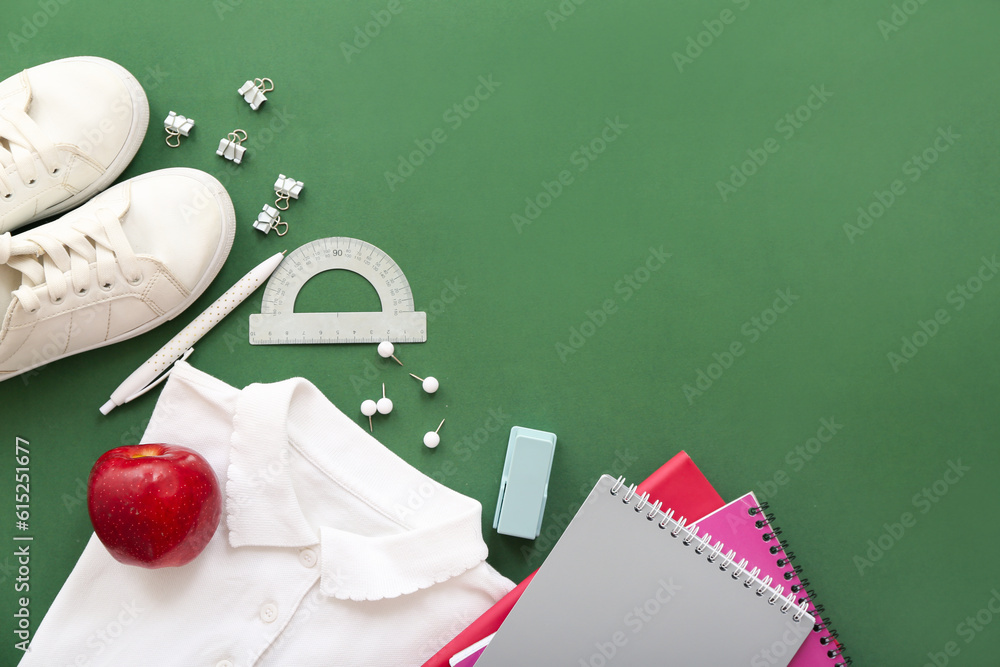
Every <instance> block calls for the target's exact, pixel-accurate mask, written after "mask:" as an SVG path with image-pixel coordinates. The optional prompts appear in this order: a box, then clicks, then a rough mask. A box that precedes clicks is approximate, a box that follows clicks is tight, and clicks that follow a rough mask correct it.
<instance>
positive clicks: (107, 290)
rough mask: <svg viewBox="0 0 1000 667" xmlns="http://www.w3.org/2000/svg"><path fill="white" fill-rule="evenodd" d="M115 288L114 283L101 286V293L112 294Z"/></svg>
mask: <svg viewBox="0 0 1000 667" xmlns="http://www.w3.org/2000/svg"><path fill="white" fill-rule="evenodd" d="M114 286H115V285H114V283H106V284H104V285H101V291H102V292H110V291H111V288H112V287H114Z"/></svg>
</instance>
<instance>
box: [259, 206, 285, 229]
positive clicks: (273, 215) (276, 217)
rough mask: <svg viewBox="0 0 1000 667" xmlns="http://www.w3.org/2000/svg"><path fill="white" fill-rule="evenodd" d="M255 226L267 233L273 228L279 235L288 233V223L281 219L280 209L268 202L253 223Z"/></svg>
mask: <svg viewBox="0 0 1000 667" xmlns="http://www.w3.org/2000/svg"><path fill="white" fill-rule="evenodd" d="M282 226H283V227H282ZM279 227H281V229H279ZM253 228H254V229H256V230H257V231H261V232H264V233H265V234H267V233H268V232H269V231H271V230H272V229H273V230H274V231H275V233H276V234H277V235H278V236H284V235H285V234H287V233H288V223H287V222H285V221H284V220H282V219H281V214H279V213H278V209H276V208H274V207H273V206H269V205H268V204H264V209H263V210H262V211H261V212H260V213H258V214H257V220H256V221H255V222H254V223H253Z"/></svg>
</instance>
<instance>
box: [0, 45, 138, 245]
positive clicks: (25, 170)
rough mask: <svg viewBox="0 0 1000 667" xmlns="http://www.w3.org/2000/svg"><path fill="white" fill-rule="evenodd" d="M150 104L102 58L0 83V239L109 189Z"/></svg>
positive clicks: (59, 63)
mask: <svg viewBox="0 0 1000 667" xmlns="http://www.w3.org/2000/svg"><path fill="white" fill-rule="evenodd" d="M148 125H149V102H148V101H147V100H146V93H144V92H143V90H142V86H140V85H139V82H138V81H136V79H135V77H134V76H132V75H131V74H129V73H128V71H126V70H125V69H124V68H122V67H121V66H120V65H117V64H115V63H113V62H111V61H110V60H105V59H103V58H91V57H80V58H66V59H64V60H56V61H53V62H50V63H46V64H44V65H39V66H38V67H32V68H31V69H27V70H24V71H23V72H21V73H20V74H17V75H15V76H12V77H10V78H9V79H6V80H5V81H2V82H0V234H2V233H4V232H6V231H10V230H12V229H16V228H17V227H20V226H22V225H26V224H28V223H29V222H34V221H36V220H41V219H43V218H47V217H49V216H52V215H56V214H58V213H62V212H63V211H67V210H69V209H71V208H73V207H74V206H77V205H79V204H82V203H83V202H85V201H86V200H88V199H90V198H91V197H93V196H94V195H95V194H97V193H98V192H100V191H101V190H103V189H104V188H106V187H108V186H109V185H111V184H112V183H113V182H114V180H115V179H116V178H118V176H120V175H121V173H122V172H123V171H124V170H125V167H127V166H128V164H129V162H131V161H132V158H133V157H135V154H136V151H138V150H139V146H140V145H141V144H142V140H143V138H144V137H145V136H146V128H147V127H148Z"/></svg>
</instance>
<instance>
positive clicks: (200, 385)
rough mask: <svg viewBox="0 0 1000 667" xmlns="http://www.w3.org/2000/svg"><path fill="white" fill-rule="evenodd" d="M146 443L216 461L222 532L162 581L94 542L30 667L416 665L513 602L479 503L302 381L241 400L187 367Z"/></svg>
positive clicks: (36, 643)
mask: <svg viewBox="0 0 1000 667" xmlns="http://www.w3.org/2000/svg"><path fill="white" fill-rule="evenodd" d="M143 442H163V443H168V444H176V445H184V446H186V447H190V448H192V449H194V450H196V451H198V452H199V453H200V454H202V455H203V456H204V457H205V458H206V459H207V460H208V462H209V463H210V464H211V465H212V468H213V469H214V470H215V471H216V474H217V475H218V477H219V483H220V485H221V486H223V487H224V494H225V512H224V513H223V518H222V522H221V524H220V526H219V529H218V530H217V531H216V533H215V536H214V537H213V538H212V540H211V542H210V543H209V544H208V546H207V547H206V549H205V551H204V552H202V553H201V554H200V555H199V556H198V557H197V558H195V559H194V560H193V561H192V562H190V563H188V564H187V565H185V566H183V567H179V568H177V567H175V568H161V569H155V570H151V569H146V568H141V567H135V566H129V565H123V564H121V563H119V562H118V561H116V560H114V559H113V558H112V557H111V555H110V554H109V553H108V552H107V550H106V549H105V548H104V545H103V544H101V542H100V541H99V540H98V539H97V537H96V536H91V539H90V542H89V543H88V544H87V547H86V549H85V550H84V552H83V555H82V556H81V557H80V560H79V562H78V563H77V564H76V567H75V568H74V569H73V572H72V573H71V574H70V576H69V579H68V580H67V582H66V584H65V585H64V586H63V588H62V590H61V591H60V592H59V595H58V596H57V597H56V599H55V601H54V602H53V604H52V606H51V608H50V609H49V611H48V613H47V614H46V616H45V618H44V619H43V621H42V623H41V625H40V626H39V628H38V631H37V632H36V634H35V636H34V638H33V640H32V642H31V645H30V650H29V652H28V653H26V654H25V656H24V658H23V659H22V660H21V663H20V665H21V667H64V666H69V665H73V667H83V666H85V665H86V666H89V665H114V666H115V667H131V666H133V665H142V666H143V667H157V666H160V665H162V666H170V667H199V666H204V667H248V666H250V665H256V666H258V667H310V666H313V665H316V666H323V667H328V666H331V665H336V666H338V667H350V666H352V665H359V666H360V665H364V666H365V667H369V666H372V667H377V666H381V665H385V666H386V667H402V666H405V665H421V664H422V663H423V662H424V661H425V660H426V659H427V658H429V657H431V656H432V655H433V654H434V653H435V652H436V651H437V650H438V649H439V648H440V647H441V646H443V645H444V644H446V643H447V642H448V641H449V640H450V639H451V638H452V637H454V636H455V635H457V634H458V633H459V632H460V631H461V630H462V629H463V628H464V627H465V626H466V625H468V624H469V623H470V622H472V621H473V620H474V619H475V618H476V617H478V616H479V614H481V613H482V612H484V611H485V610H486V609H487V608H489V607H490V606H491V605H492V604H493V603H494V602H495V601H496V600H498V599H499V598H500V597H502V596H503V595H504V594H505V593H507V592H508V591H509V590H510V589H511V588H513V583H512V582H511V581H510V580H508V579H506V578H505V577H503V576H501V575H500V574H499V573H498V572H496V570H494V569H493V568H492V567H490V566H489V565H488V564H487V563H486V561H485V559H486V555H487V549H486V544H485V543H484V542H483V539H482V533H481V523H480V515H481V512H482V507H481V505H480V504H479V503H478V502H477V501H475V500H473V499H471V498H468V497H466V496H463V495H461V494H459V493H456V492H455V491H452V490H451V489H448V488H447V487H445V486H442V485H441V484H439V483H437V482H435V481H434V480H432V479H431V478H429V477H427V476H425V475H423V474H422V473H420V472H419V471H417V470H416V469H414V468H412V467H411V466H410V465H409V464H407V463H406V462H404V461H403V460H402V459H400V458H399V457H398V456H396V455H395V454H393V453H392V452H390V451H389V450H388V449H386V448H385V447H384V446H383V445H381V444H380V443H379V442H378V441H377V440H375V439H374V438H372V437H371V436H370V435H369V434H368V433H367V432H366V431H365V430H364V429H363V428H361V427H360V426H358V425H357V424H355V423H354V422H353V421H352V420H351V419H349V418H348V417H346V416H345V415H344V414H343V413H342V412H340V411H339V410H338V409H337V408H336V407H334V406H333V405H332V404H331V403H330V402H329V401H328V400H326V398H325V397H324V396H323V395H322V394H321V393H320V391H319V390H318V389H317V388H316V387H315V386H313V385H312V384H310V383H309V382H307V381H305V380H303V379H292V380H288V381H285V382H280V383H276V384H270V385H260V384H254V385H250V386H249V387H247V388H246V389H243V390H242V391H240V390H237V389H234V388H233V387H230V386H229V385H227V384H225V383H223V382H221V381H219V380H216V379H215V378H213V377H211V376H209V375H207V374H205V373H203V372H201V371H198V370H196V369H194V368H193V367H191V366H190V365H189V364H187V363H183V362H182V363H178V364H177V365H176V367H175V369H174V370H173V372H172V374H171V376H170V379H169V380H168V381H167V383H166V385H165V387H164V389H163V392H162V394H161V395H160V398H159V400H158V401H157V404H156V408H155V409H154V411H153V416H152V418H151V420H150V423H149V427H148V428H147V430H146V433H145V434H144V436H143Z"/></svg>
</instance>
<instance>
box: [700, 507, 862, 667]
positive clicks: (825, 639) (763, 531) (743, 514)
mask: <svg viewBox="0 0 1000 667" xmlns="http://www.w3.org/2000/svg"><path fill="white" fill-rule="evenodd" d="M772 521H774V517H773V515H772V514H769V513H768V512H767V503H764V504H763V505H761V504H760V503H758V502H757V498H756V496H754V494H753V493H752V492H751V493H748V494H746V495H745V496H742V497H740V498H737V499H736V500H734V501H733V502H731V503H729V504H728V505H726V506H725V507H723V508H721V509H718V510H716V511H715V512H712V513H711V514H709V515H708V516H706V517H705V518H703V519H701V520H700V521H698V522H697V525H698V528H699V529H700V531H701V533H702V534H703V535H705V534H708V535H711V536H712V539H711V542H712V544H715V543H716V542H722V543H723V544H724V545H725V550H726V551H729V550H730V549H732V550H733V551H735V552H736V554H737V558H739V559H740V560H744V559H745V560H746V561H747V563H748V566H747V569H749V570H751V571H752V570H753V569H754V568H758V569H759V570H760V574H759V578H761V579H762V578H764V577H771V578H772V579H773V583H772V584H771V585H772V586H774V587H775V588H777V587H778V586H783V587H784V588H785V590H786V591H787V590H788V589H789V588H791V590H792V591H793V592H795V593H796V596H797V599H798V601H799V602H800V603H801V602H802V601H808V603H809V613H810V614H811V615H812V616H814V617H815V618H816V626H815V630H814V632H813V633H812V634H811V635H810V636H809V637H807V638H806V641H805V643H803V644H802V646H801V647H800V648H799V650H798V652H797V653H796V654H795V656H794V657H793V658H792V661H791V663H789V667H844V665H849V664H851V659H850V658H848V657H846V656H844V655H843V651H844V647H843V645H842V644H841V643H840V642H838V641H837V639H836V637H837V633H836V632H835V631H834V630H833V629H832V628H831V627H830V625H829V622H828V621H826V620H824V619H822V618H820V614H821V613H822V612H823V608H822V607H817V606H816V605H815V604H814V603H813V600H812V599H811V597H810V595H815V594H814V593H812V591H808V592H807V590H806V588H807V586H808V580H806V581H803V580H801V579H799V573H800V568H799V567H798V566H793V565H792V564H791V562H790V561H791V560H793V559H794V558H795V556H794V554H792V552H790V551H785V548H786V547H787V544H786V542H785V540H780V539H778V535H779V534H781V531H780V530H776V529H775V528H774V527H773V526H772V525H771V522H772ZM781 650H782V647H781V646H775V647H774V651H775V653H776V654H777V653H778V652H780V651H781Z"/></svg>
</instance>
